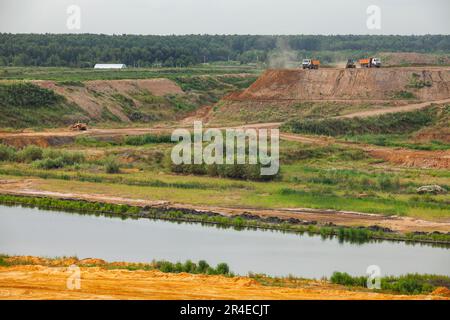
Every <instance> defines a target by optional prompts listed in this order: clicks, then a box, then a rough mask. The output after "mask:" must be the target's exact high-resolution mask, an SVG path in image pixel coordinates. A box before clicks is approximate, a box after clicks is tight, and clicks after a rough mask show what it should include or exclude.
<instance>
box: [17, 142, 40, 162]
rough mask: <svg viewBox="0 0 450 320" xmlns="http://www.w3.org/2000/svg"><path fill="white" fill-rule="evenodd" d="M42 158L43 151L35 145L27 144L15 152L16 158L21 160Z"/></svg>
mask: <svg viewBox="0 0 450 320" xmlns="http://www.w3.org/2000/svg"><path fill="white" fill-rule="evenodd" d="M42 158H43V151H42V149H41V148H39V147H38V146H35V145H29V146H26V147H25V148H23V149H22V150H20V151H19V152H18V153H17V160H19V161H21V162H33V161H35V160H41V159H42Z"/></svg>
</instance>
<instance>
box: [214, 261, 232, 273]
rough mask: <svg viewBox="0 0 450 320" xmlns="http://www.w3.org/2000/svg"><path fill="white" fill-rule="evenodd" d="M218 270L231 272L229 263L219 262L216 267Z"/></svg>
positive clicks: (218, 271)
mask: <svg viewBox="0 0 450 320" xmlns="http://www.w3.org/2000/svg"><path fill="white" fill-rule="evenodd" d="M216 271H217V273H218V274H224V275H225V274H229V273H230V268H229V267H228V264H226V263H219V264H218V265H217V267H216Z"/></svg>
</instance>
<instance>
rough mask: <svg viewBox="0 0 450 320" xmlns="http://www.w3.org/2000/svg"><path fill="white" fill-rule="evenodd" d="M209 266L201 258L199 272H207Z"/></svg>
mask: <svg viewBox="0 0 450 320" xmlns="http://www.w3.org/2000/svg"><path fill="white" fill-rule="evenodd" d="M208 268H209V264H208V263H207V262H206V261H205V260H200V261H199V262H198V266H197V272H198V273H206V271H207V270H208Z"/></svg>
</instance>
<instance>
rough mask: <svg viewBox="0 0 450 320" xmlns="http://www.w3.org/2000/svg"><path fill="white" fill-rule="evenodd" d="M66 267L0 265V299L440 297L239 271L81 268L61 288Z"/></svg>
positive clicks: (66, 270)
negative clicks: (276, 283) (289, 282)
mask: <svg viewBox="0 0 450 320" xmlns="http://www.w3.org/2000/svg"><path fill="white" fill-rule="evenodd" d="M70 274H71V273H70V271H69V270H68V268H67V267H48V266H42V265H22V266H14V267H0V299H149V300H154V299H163V300H175V299H194V300H196V299H214V300H218V299H249V300H252V299H262V300H268V299H271V300H272V299H274V300H275V299H289V300H297V299H298V300H300V299H324V300H325V299H377V300H378V299H387V300H392V299H445V297H443V296H436V295H427V296H425V295H422V296H402V295H389V294H379V293H373V292H367V291H356V290H355V291H350V290H348V289H345V288H344V287H341V286H335V285H331V284H329V283H327V282H321V281H304V282H302V283H301V284H298V287H297V288H285V287H269V286H262V285H261V284H259V283H257V282H256V281H255V280H253V279H249V278H245V277H236V278H227V277H223V276H206V275H192V274H185V273H181V274H168V273H162V272H159V271H155V270H152V271H128V270H108V269H103V268H100V267H92V268H84V267H82V268H81V289H80V290H69V289H67V285H66V283H67V278H68V276H69V275H70Z"/></svg>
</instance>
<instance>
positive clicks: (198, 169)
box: [170, 163, 280, 181]
mask: <svg viewBox="0 0 450 320" xmlns="http://www.w3.org/2000/svg"><path fill="white" fill-rule="evenodd" d="M170 170H171V171H172V172H174V173H179V174H193V175H208V176H211V177H221V178H230V179H239V180H250V181H270V180H274V179H276V178H278V177H279V176H280V173H277V174H276V175H272V176H263V175H261V165H260V164H255V165H251V164H211V165H206V164H179V165H177V164H173V163H170Z"/></svg>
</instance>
